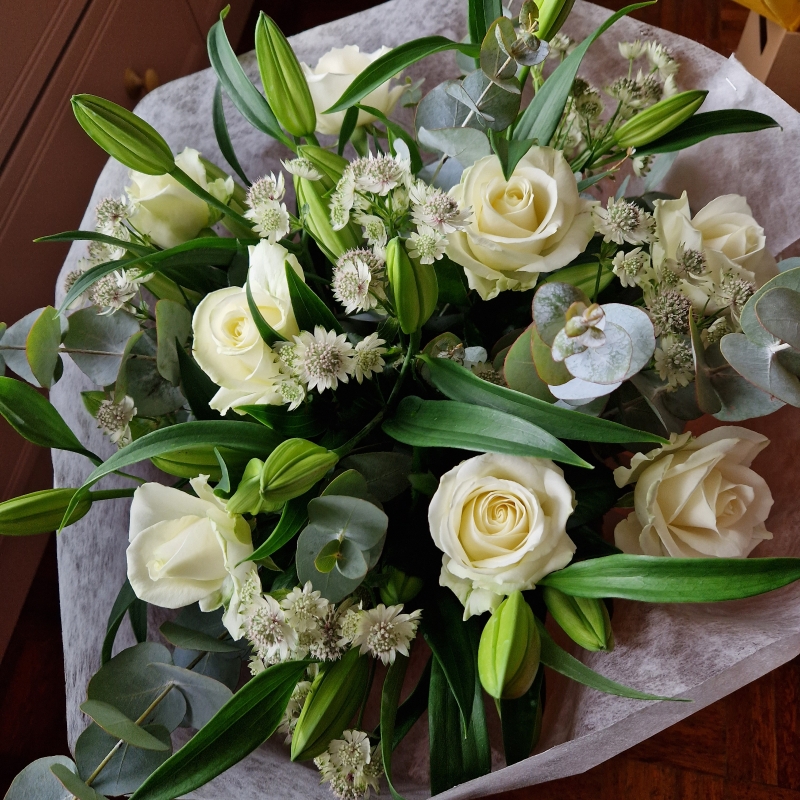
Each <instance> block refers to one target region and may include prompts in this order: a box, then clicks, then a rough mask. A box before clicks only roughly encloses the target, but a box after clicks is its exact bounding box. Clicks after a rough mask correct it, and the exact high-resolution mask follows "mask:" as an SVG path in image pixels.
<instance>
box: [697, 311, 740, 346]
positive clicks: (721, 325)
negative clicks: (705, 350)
mask: <svg viewBox="0 0 800 800" xmlns="http://www.w3.org/2000/svg"><path fill="white" fill-rule="evenodd" d="M733 332H734V330H733V328H732V327H731V324H730V322H728V320H727V319H726V318H725V317H720V318H719V319H716V320H714V322H712V323H711V325H709V326H708V327H707V328H706V329H705V330H703V331H702V332H701V334H700V335H701V337H702V339H703V344H705V346H706V347H710V346H711V345H712V344H714V343H715V342H718V341H719V340H720V339H721V338H722V337H723V336H725V334H727V333H733Z"/></svg>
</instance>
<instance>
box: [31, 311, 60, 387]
mask: <svg viewBox="0 0 800 800" xmlns="http://www.w3.org/2000/svg"><path fill="white" fill-rule="evenodd" d="M60 344H61V320H59V318H58V313H57V312H56V310H55V309H54V308H53V307H52V306H45V308H43V309H42V313H41V314H40V315H39V318H38V319H37V320H36V322H34V323H33V327H32V328H31V330H30V333H29V334H28V338H27V339H26V341H25V355H26V356H27V357H28V364H30V367H31V372H33V374H34V376H35V378H36V380H37V381H38V382H39V385H40V386H44V387H45V388H46V389H49V388H50V387H51V386H52V385H53V383H54V375H55V372H56V366H57V365H58V348H59V346H60Z"/></svg>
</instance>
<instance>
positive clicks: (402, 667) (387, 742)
mask: <svg viewBox="0 0 800 800" xmlns="http://www.w3.org/2000/svg"><path fill="white" fill-rule="evenodd" d="M407 669H408V656H404V655H398V656H397V658H395V660H394V663H393V664H392V665H391V666H390V667H389V669H388V671H387V672H386V677H385V678H384V680H383V690H382V691H381V758H382V760H383V772H384V774H385V775H386V783H388V784H389V792H390V794H391V795H392V797H393V798H394V800H403V796H402V795H401V794H400V793H399V792H398V791H397V790H396V789H395V788H394V784H393V783H392V750H393V749H394V748H393V747H392V744H393V742H394V725H395V721H396V719H397V707H398V705H399V704H400V692H401V690H402V688H403V679H404V678H405V676H406V670H407Z"/></svg>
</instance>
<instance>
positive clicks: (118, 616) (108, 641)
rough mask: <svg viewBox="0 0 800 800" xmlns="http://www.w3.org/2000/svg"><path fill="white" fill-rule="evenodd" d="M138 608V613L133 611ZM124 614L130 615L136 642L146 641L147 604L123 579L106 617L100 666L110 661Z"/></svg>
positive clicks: (127, 581) (128, 582)
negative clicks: (140, 621)
mask: <svg viewBox="0 0 800 800" xmlns="http://www.w3.org/2000/svg"><path fill="white" fill-rule="evenodd" d="M137 606H138V608H139V613H137V612H136V611H135V610H134V609H135V608H136V607H137ZM126 614H130V620H131V625H133V627H134V634H135V635H136V641H137V642H139V643H140V644H141V643H142V642H144V641H146V640H147V604H146V603H145V602H144V601H143V600H140V599H139V598H138V597H137V596H136V593H135V592H134V591H133V588H132V587H131V584H130V581H129V580H128V579H127V578H125V582H124V583H123V584H122V587H121V588H120V590H119V593H118V594H117V597H116V599H115V600H114V605H113V606H112V607H111V613H110V614H109V616H108V624H107V625H106V635H105V637H104V638H103V646H102V649H101V651H100V664H101V665H102V664H107V663H108V662H109V661H110V660H111V653H112V651H113V649H114V641H115V640H116V638H117V631H118V630H119V626H120V625H121V624H122V620H123V619H124V618H125V615H126ZM139 620H143V622H144V624H143V625H141V624H140V625H138V626H137V625H136V624H134V623H135V622H137V621H139Z"/></svg>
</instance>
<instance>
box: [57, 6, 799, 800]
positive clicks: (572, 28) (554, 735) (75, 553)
mask: <svg viewBox="0 0 800 800" xmlns="http://www.w3.org/2000/svg"><path fill="white" fill-rule="evenodd" d="M517 4H518V3H517ZM465 6H466V3H465V2H464V0H433V2H431V0H393V2H390V3H387V4H385V5H383V6H379V7H378V8H375V9H372V10H370V11H366V12H363V13H362V14H359V15H356V16H354V17H349V18H347V19H344V20H339V21H337V22H334V23H330V24H328V25H325V26H322V27H320V28H316V29H314V30H311V31H307V32H305V33H303V34H300V35H299V36H296V37H294V39H293V44H294V46H295V47H296V48H297V51H298V53H299V55H300V57H301V58H302V59H305V60H307V61H310V62H312V63H313V62H315V61H316V59H317V58H318V57H319V56H320V55H321V54H322V53H323V52H325V51H326V50H327V49H329V48H331V47H334V46H342V45H344V44H359V45H360V46H361V47H362V48H363V49H366V50H368V51H373V50H375V49H377V48H378V47H380V46H381V45H383V44H386V45H397V44H400V43H401V42H403V41H406V40H408V39H411V38H414V37H419V36H425V35H432V34H443V35H445V36H448V37H450V38H454V39H460V38H461V37H462V36H463V35H464V31H465V27H466V26H465V20H464V14H465V11H464V9H465ZM608 13H609V12H607V11H605V10H603V9H600V8H598V7H596V6H593V5H590V4H587V3H583V2H581V0H578V2H577V3H576V5H575V9H574V11H573V14H572V16H571V17H570V19H569V22H568V26H567V30H568V32H569V33H570V34H571V35H572V36H573V37H575V38H580V37H583V36H585V35H586V34H588V33H590V32H591V30H593V29H594V28H595V27H596V26H597V25H598V24H599V23H600V22H601V21H602V20H603V19H604V18H605V17H606V16H608ZM635 37H639V38H654V37H657V38H659V39H660V40H661V41H662V42H664V43H665V44H666V45H667V46H668V47H669V48H670V49H671V50H672V51H673V52H674V53H675V55H676V57H677V58H678V59H679V60H680V61H681V62H682V64H683V68H682V71H681V73H680V81H679V83H680V85H681V86H683V87H686V88H690V87H698V88H709V89H710V90H711V93H710V95H709V98H708V100H707V101H706V106H705V107H704V110H705V109H706V108H707V109H711V108H720V107H725V106H741V107H749V108H755V109H757V110H760V111H764V112H766V113H769V114H771V115H773V116H774V117H775V118H776V119H778V120H779V122H780V123H781V124H782V125H783V131H778V130H770V131H764V132H760V133H755V134H747V135H743V136H730V137H725V138H722V139H719V140H712V141H710V142H706V143H704V144H701V145H700V146H698V147H695V148H693V149H692V150H690V151H688V152H686V153H683V154H681V155H680V157H679V158H678V160H677V162H676V164H675V166H674V168H673V171H672V173H671V174H670V175H669V176H668V179H667V181H666V183H665V189H666V190H667V191H670V192H673V193H679V192H680V191H681V190H682V189H684V188H685V189H687V190H688V191H689V198H690V201H691V203H692V206H693V207H694V208H695V209H698V208H700V207H702V206H703V205H704V204H705V203H707V202H708V201H709V200H711V199H713V198H714V197H715V196H717V195H719V194H723V193H726V192H740V193H742V194H745V195H746V196H747V197H748V199H749V201H750V203H751V205H752V207H753V213H754V215H755V217H756V219H758V220H759V221H760V222H761V224H762V225H763V226H764V227H765V229H766V231H767V236H768V244H769V246H770V247H771V249H772V250H773V252H775V253H776V254H777V253H778V252H780V251H784V252H786V251H788V250H790V249H791V248H792V247H797V243H798V239H799V238H800V232H798V225H797V212H798V209H800V183H799V182H798V180H797V176H798V175H800V115H798V114H797V112H795V111H793V110H792V109H791V108H789V107H788V106H787V105H786V104H785V103H783V102H782V101H781V100H780V99H779V98H777V97H776V96H775V95H774V94H772V92H770V91H769V90H767V89H766V88H765V87H763V86H761V85H760V84H758V83H757V82H756V81H755V80H754V79H752V78H751V77H750V76H749V75H748V74H747V73H746V72H744V70H743V69H742V68H741V67H740V66H739V65H738V64H737V63H736V62H735V61H728V60H726V59H724V58H722V57H721V56H719V55H717V54H715V53H712V52H710V51H709V50H707V49H706V48H704V47H702V46H701V45H698V44H696V43H694V42H691V41H689V40H687V39H684V38H682V37H679V36H675V35H672V34H668V33H665V32H663V31H659V30H657V29H654V28H651V27H649V26H645V25H642V24H640V23H636V22H633V21H630V20H622V21H620V22H618V23H617V24H616V25H615V26H614V28H612V29H611V31H609V32H608V33H606V34H605V35H604V36H603V37H602V38H601V39H600V40H599V41H598V42H597V43H596V44H595V45H594V46H593V47H592V49H591V50H590V51H589V55H588V56H587V58H586V59H585V62H584V66H583V68H582V70H581V74H582V75H583V76H585V77H586V78H587V79H588V80H590V81H592V82H594V83H602V82H603V81H608V80H613V78H614V77H616V76H617V75H618V74H619V72H620V71H621V68H622V62H621V61H620V59H619V57H618V55H617V54H616V42H617V41H620V40H626V39H632V38H635ZM242 61H243V64H244V66H245V68H246V70H247V72H248V74H249V75H250V76H251V77H252V78H253V79H254V80H255V79H256V74H257V70H256V64H255V58H254V57H253V55H252V54H248V55H247V56H244V57H243V59H242ZM409 74H411V75H412V76H415V77H416V76H422V75H424V76H425V77H426V84H425V88H426V90H430V89H431V88H433V86H435V85H436V83H438V82H439V81H441V80H443V79H444V78H446V77H452V76H453V75H454V74H455V65H454V61H453V56H452V54H441V55H439V56H436V57H433V58H430V59H428V60H427V61H426V62H424V63H423V64H422V65H417V66H416V67H415V68H413V69H411V70H409ZM214 85H215V79H214V77H213V75H212V74H211V72H210V71H208V70H207V71H205V72H200V73H197V74H195V75H191V76H189V77H187V78H183V79H181V80H179V81H175V82H174V83H170V84H167V85H166V86H163V87H161V88H159V89H157V90H156V91H154V92H153V93H151V94H150V95H148V96H147V97H146V98H145V99H144V100H143V101H142V102H141V103H140V105H139V107H138V109H137V110H138V113H140V114H141V115H142V116H143V117H144V118H145V119H147V120H148V121H149V122H151V123H152V124H153V125H155V127H156V128H157V129H158V130H159V131H160V132H161V133H162V134H163V135H164V137H165V138H166V140H167V141H168V142H169V143H170V145H171V146H172V148H173V149H174V150H175V151H176V152H177V151H179V150H180V149H182V148H183V147H185V146H191V147H195V148H197V149H199V150H200V151H201V152H202V153H203V154H204V155H205V156H207V157H208V158H210V159H212V160H213V161H216V162H217V163H218V164H220V165H224V160H223V159H222V157H221V155H220V153H219V151H218V149H217V147H216V144H215V140H214V136H213V132H212V127H211V103H212V94H213V90H214ZM226 108H227V111H228V121H229V126H230V129H231V137H232V139H233V142H234V144H235V147H236V150H237V153H238V155H239V159H240V161H241V163H242V164H243V165H244V166H245V169H246V170H247V172H248V174H249V175H250V176H251V177H256V176H258V175H261V174H263V173H264V172H266V171H269V170H270V169H273V170H275V169H278V168H279V164H278V161H277V159H278V158H279V157H281V156H283V157H285V155H286V154H285V153H282V152H280V148H279V147H278V146H277V145H276V144H275V143H274V142H272V140H270V139H269V138H267V137H266V136H264V135H262V134H260V133H259V132H257V131H255V130H254V129H252V128H251V127H250V126H249V125H248V124H247V123H246V122H245V121H244V120H243V119H242V118H241V117H240V116H239V115H238V113H237V112H236V111H235V110H234V109H232V108H231V107H230V106H229V105H227V103H226ZM404 114H405V115H406V116H405V118H404V119H405V121H407V120H408V116H407V114H408V112H404ZM125 177H126V176H125V170H124V169H123V168H122V167H121V166H120V165H119V164H116V163H109V164H107V165H106V167H105V169H104V170H103V172H102V174H101V176H100V178H99V180H98V183H97V186H96V187H95V192H94V195H93V197H92V201H91V203H90V210H89V211H87V213H86V215H85V217H84V221H83V226H82V227H84V228H88V229H91V228H92V227H93V224H94V219H93V213H92V211H91V209H93V207H94V205H95V203H96V202H97V201H98V200H99V199H100V198H102V197H105V196H108V195H119V194H120V193H121V192H122V189H123V187H124V185H125ZM42 246H43V247H46V245H42ZM85 247H86V245H85V243H76V244H75V245H73V247H72V249H71V250H70V253H69V256H68V258H67V261H66V263H65V265H64V270H63V272H62V278H63V275H65V274H66V273H67V272H69V271H70V270H71V269H73V268H74V266H75V263H76V261H77V259H78V258H79V257H81V256H82V255H84V254H85ZM60 286H61V279H59V288H58V289H57V296H58V297H59V298H60V297H62V296H63V291H62V290H61V288H60ZM65 361H66V362H67V363H66V364H65V372H64V377H63V378H62V380H61V381H60V382H59V383H58V384H57V385H56V386H55V387H54V388H53V390H52V391H51V399H52V401H53V403H54V404H55V405H56V407H57V408H58V409H59V411H60V412H61V413H62V415H63V416H64V417H65V419H66V420H67V422H68V423H69V424H70V426H71V427H72V428H73V430H75V431H76V433H77V434H78V437H79V438H80V439H81V441H82V442H84V443H85V444H86V445H87V446H88V447H89V448H90V449H92V450H94V451H95V452H98V453H100V454H101V455H103V456H108V455H110V454H111V452H112V451H113V446H109V444H108V441H107V440H106V439H104V438H103V436H102V435H101V433H100V432H99V431H98V430H97V429H96V427H95V422H94V420H93V419H91V418H90V417H89V415H88V414H87V413H86V412H85V410H84V409H83V407H82V404H81V402H80V399H79V396H78V392H79V391H81V390H85V389H90V388H95V387H93V386H91V384H90V383H89V381H88V379H87V378H86V377H85V376H83V375H82V374H81V373H80V372H79V371H78V370H77V369H76V368H75V367H74V365H72V363H71V362H70V361H69V360H68V359H67V360H65ZM796 413H797V412H795V411H794V410H792V409H788V410H786V409H785V410H783V411H781V412H779V413H778V414H776V415H773V416H772V417H770V418H767V419H764V420H755V421H754V422H753V423H752V424H751V425H750V427H753V428H754V429H756V430H761V431H763V432H765V433H767V435H771V436H772V438H773V439H774V440H775V441H776V443H775V444H773V445H772V447H770V448H768V449H767V451H766V452H765V453H764V454H762V455H761V456H760V457H759V458H758V460H757V461H756V463H755V467H756V469H758V470H760V471H761V472H762V474H764V476H765V477H766V478H767V480H768V482H769V484H770V486H771V487H772V490H773V493H774V495H775V500H776V504H775V511H774V512H773V514H772V517H771V518H770V521H769V527H770V529H771V530H772V531H773V533H774V534H775V538H774V540H773V541H771V542H766V543H764V544H762V545H761V546H760V547H759V548H758V550H756V553H755V555H757V556H767V555H795V556H800V538H798V521H797V520H798V519H800V498H798V496H797V492H796V489H795V483H796V481H795V480H794V479H792V478H791V477H790V476H794V475H796V474H797V473H796V468H795V466H794V465H795V460H796V453H797V452H798V446H800V426H798V425H797V417H796ZM53 463H54V470H55V485H56V486H78V485H80V483H81V482H82V480H83V478H84V477H85V476H86V475H87V474H88V473H89V472H90V469H91V465H90V464H89V463H88V462H87V461H86V460H85V459H82V458H81V457H79V456H77V455H74V454H68V453H62V452H55V453H54V454H53ZM139 470H140V474H142V475H147V476H148V477H152V478H155V477H156V476H157V474H158V473H157V472H156V471H155V470H153V469H152V468H148V467H146V466H144V465H142V466H140V468H139ZM123 483H124V482H123V481H122V480H121V479H115V478H107V479H105V480H104V481H103V483H102V486H104V487H111V486H119V485H123ZM127 507H128V501H113V502H105V503H102V504H98V505H97V506H96V507H95V508H93V509H92V511H91V512H90V513H89V515H88V516H87V517H85V518H84V519H83V520H81V521H80V522H78V523H77V524H75V525H73V526H71V527H70V528H68V529H67V530H66V531H65V532H64V533H63V534H62V536H61V537H60V538H59V542H58V555H59V579H60V580H59V584H60V592H61V616H62V625H63V636H64V658H65V670H66V687H67V721H68V731H69V741H70V743H71V744H74V742H75V739H76V738H77V736H78V735H79V734H80V732H81V731H82V730H83V728H84V727H85V726H86V724H87V722H88V720H87V719H86V718H85V717H84V716H83V715H82V713H81V711H80V709H79V705H80V703H81V702H82V701H83V700H84V699H85V692H86V684H87V682H88V680H89V678H90V677H91V675H92V674H93V673H94V672H95V671H96V670H97V668H98V666H99V658H100V647H101V643H102V639H103V635H104V631H105V626H106V621H107V619H108V614H109V611H110V609H111V605H112V603H113V600H114V597H115V596H116V592H117V591H118V589H119V587H120V585H121V584H122V582H123V580H124V578H125V554H124V553H125V546H126V539H127ZM157 625H158V619H157V618H156V617H155V616H154V618H151V627H150V631H151V636H153V635H155V633H156V631H157ZM613 625H614V631H615V635H616V640H617V649H616V650H615V651H614V652H613V653H611V654H586V653H579V652H578V648H575V655H579V657H580V658H582V659H583V660H584V661H585V662H586V663H587V664H589V665H590V666H591V667H592V668H594V669H596V670H598V671H600V672H602V673H603V674H604V675H607V676H608V677H610V678H612V679H614V680H617V681H621V682H623V683H626V684H628V685H631V686H634V687H636V688H639V689H642V690H645V691H648V692H653V693H657V694H661V695H666V696H680V697H686V698H691V699H692V700H693V701H694V702H692V703H642V702H638V701H634V700H625V699H621V698H617V697H610V696H608V695H603V694H600V693H598V692H594V691H591V690H588V689H584V688H583V687H580V686H578V685H577V684H574V683H568V682H566V681H562V680H559V678H558V676H555V675H553V674H549V675H548V706H547V711H546V714H545V719H544V724H543V730H542V738H541V742H540V745H539V749H538V754H537V755H535V756H533V757H532V758H529V759H528V760H526V761H524V762H521V763H519V764H516V765H514V766H512V767H508V768H505V769H501V767H502V764H503V761H502V756H501V753H500V751H499V749H496V750H495V752H494V753H493V763H494V768H495V770H496V771H495V772H493V773H492V774H491V775H487V776H485V777H483V778H480V779H478V780H475V781H472V782H470V783H468V784H465V785H463V786H460V787H457V788H455V789H453V790H451V791H449V792H447V793H445V794H444V795H442V797H447V798H469V797H482V796H485V795H488V794H492V793H494V792H500V791H503V790H508V789H514V788H519V787H524V786H528V785H531V784H535V783H541V782H543V781H547V780H551V779H553V778H559V777H564V776H567V775H572V774H575V773H578V772H582V771H584V770H586V769H589V768H590V767H592V766H594V765H596V764H598V763H600V762H602V761H604V760H606V759H608V758H610V757H612V756H614V755H616V754H617V753H619V752H621V751H623V750H625V749H627V748H629V747H631V746H632V745H634V744H636V743H637V742H640V741H642V740H643V739H645V738H647V737H649V736H651V735H653V734H654V733H656V732H658V731H660V730H662V729H664V728H666V727H668V726H669V725H671V724H673V723H674V722H676V721H678V720H680V719H683V718H684V717H686V716H688V715H689V714H692V713H694V712H695V711H697V710H699V709H700V708H702V707H704V706H706V705H708V704H710V703H713V702H714V701H716V700H718V699H719V698H721V697H723V696H725V695H726V694H728V693H730V692H733V691H735V690H736V689H738V688H739V687H741V686H743V685H745V684H746V683H748V682H750V681H752V680H755V679H756V678H758V677H760V676H761V675H764V674H765V673H767V672H769V671H770V670H772V669H774V668H775V667H777V666H779V665H780V664H782V663H784V662H785V661H787V660H789V659H791V658H793V657H794V656H796V655H797V654H798V653H800V586H795V587H789V588H787V589H783V590H781V591H778V592H775V593H773V594H771V595H768V596H765V597H761V598H756V599H754V600H750V601H738V602H735V603H725V604H716V605H705V606H702V605H686V606H677V605H676V606H665V605H658V606H652V605H645V604H637V603H628V602H619V601H618V602H617V603H616V604H615V613H614V618H613ZM132 643H133V638H132V634H131V632H130V628H129V626H128V623H127V621H126V622H125V624H124V626H123V628H122V629H121V631H120V635H119V637H118V642H117V648H118V649H119V648H121V647H123V646H129V645H130V644H132ZM187 735H188V734H187V733H186V732H184V731H180V732H179V734H178V735H177V736H176V739H177V737H178V736H180V737H182V738H183V739H185V738H186V736H187ZM278 738H280V737H278ZM394 771H395V777H396V779H397V780H396V783H397V785H398V788H399V789H400V791H401V792H403V793H404V795H405V796H406V797H407V798H408V800H415V799H416V798H425V797H427V796H428V792H427V791H426V789H425V785H426V781H427V736H426V734H425V731H424V726H423V725H418V726H417V728H416V729H415V730H414V732H413V733H412V734H411V735H410V736H409V737H408V738H407V740H406V741H405V742H404V743H403V745H401V747H400V748H399V749H398V751H397V753H396V757H395V764H394ZM189 796H190V797H193V798H202V799H203V800H217V798H219V797H236V798H238V799H239V800H269V798H276V800H277V798H280V800H316V798H320V800H321V799H322V798H326V797H329V796H330V794H329V791H328V789H327V787H324V786H323V787H320V786H319V783H318V774H317V772H316V770H315V769H314V768H313V767H311V768H309V767H306V766H303V765H295V764H290V763H289V761H288V756H287V752H286V748H284V747H283V745H282V744H281V743H280V742H279V741H277V740H275V741H272V742H270V743H268V744H267V745H265V746H264V747H262V748H261V749H259V750H258V751H257V752H256V753H254V754H253V755H252V756H250V757H249V758H248V759H246V760H245V761H244V762H242V763H240V764H239V765H237V766H236V767H234V768H233V769H231V770H229V771H228V772H227V773H225V775H223V776H221V777H219V778H218V779H216V780H215V781H213V782H212V783H210V784H208V785H207V786H204V787H202V788H200V789H198V790H197V791H195V792H193V793H192V794H191V795H189Z"/></svg>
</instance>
